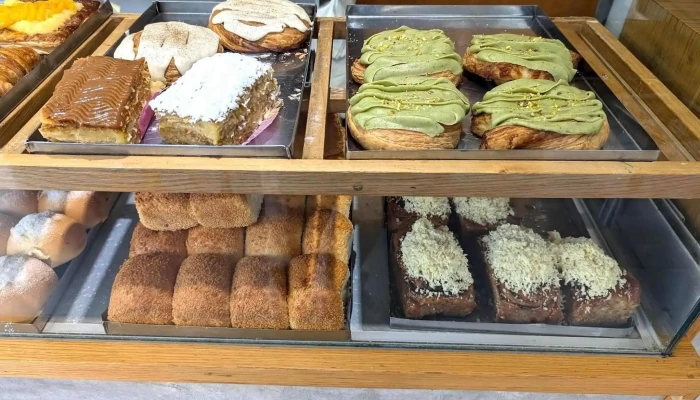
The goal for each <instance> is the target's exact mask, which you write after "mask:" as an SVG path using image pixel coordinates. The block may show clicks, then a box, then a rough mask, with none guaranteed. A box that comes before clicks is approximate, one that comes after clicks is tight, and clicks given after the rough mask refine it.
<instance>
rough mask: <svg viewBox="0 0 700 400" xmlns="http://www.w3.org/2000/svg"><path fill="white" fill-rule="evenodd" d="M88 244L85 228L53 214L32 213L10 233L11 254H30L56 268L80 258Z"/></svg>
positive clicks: (61, 215)
mask: <svg viewBox="0 0 700 400" xmlns="http://www.w3.org/2000/svg"><path fill="white" fill-rule="evenodd" d="M86 242H87V235H86V234H85V227H84V226H82V225H81V224H79V223H78V222H77V221H76V220H74V219H73V218H70V217H66V216H65V215H63V214H58V213H55V212H52V211H44V212H41V213H37V214H30V215H27V216H26V217H24V218H22V219H21V220H20V221H19V223H17V225H15V226H14V227H13V228H12V230H11V231H10V238H9V239H8V241H7V254H9V255H27V256H32V257H36V258H38V259H39V260H42V261H44V262H45V263H46V264H48V265H50V266H51V267H53V268H56V267H58V266H59V265H61V264H63V263H65V262H68V261H70V260H72V259H74V258H75V257H77V256H78V254H80V253H81V252H82V251H83V250H84V249H85V244H86Z"/></svg>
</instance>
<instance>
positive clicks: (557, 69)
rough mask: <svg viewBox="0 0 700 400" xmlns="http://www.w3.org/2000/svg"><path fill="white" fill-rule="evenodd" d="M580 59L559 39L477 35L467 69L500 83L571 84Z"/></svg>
mask: <svg viewBox="0 0 700 400" xmlns="http://www.w3.org/2000/svg"><path fill="white" fill-rule="evenodd" d="M580 59H581V57H580V56H579V55H578V54H577V53H574V52H573V51H570V50H569V49H567V48H566V46H565V45H564V43H562V42H561V41H560V40H556V39H545V38H542V37H539V36H524V35H515V34H512V33H498V34H495V35H474V37H473V38H472V41H471V45H470V46H469V47H468V48H467V52H466V53H465V54H464V58H463V60H462V62H463V64H464V69H465V70H467V71H469V72H471V73H473V74H476V75H479V76H481V77H482V78H484V79H487V80H492V81H496V83H497V84H501V83H503V82H508V81H512V80H515V79H523V78H525V79H547V80H550V81H558V80H564V81H566V82H571V80H572V79H573V78H574V75H575V74H576V69H575V68H576V67H577V65H578V62H579V60H580Z"/></svg>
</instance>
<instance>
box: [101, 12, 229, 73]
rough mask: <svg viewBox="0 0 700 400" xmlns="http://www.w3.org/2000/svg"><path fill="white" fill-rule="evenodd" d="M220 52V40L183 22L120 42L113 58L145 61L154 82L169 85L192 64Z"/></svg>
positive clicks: (166, 24)
mask: <svg viewBox="0 0 700 400" xmlns="http://www.w3.org/2000/svg"><path fill="white" fill-rule="evenodd" d="M222 51H223V48H222V46H221V45H220V44H219V36H218V35H217V34H216V33H214V32H212V31H211V30H210V29H208V28H204V27H201V26H196V25H190V24H186V23H184V22H176V21H172V22H158V23H155V24H150V25H146V27H145V28H144V29H143V30H142V31H141V32H136V33H132V34H131V35H128V36H127V37H125V38H124V40H122V42H121V44H119V47H117V50H116V51H115V52H114V57H115V58H121V59H124V60H135V59H138V58H145V59H146V64H148V71H149V72H150V73H151V79H152V80H153V81H154V82H163V83H167V84H172V83H173V82H175V80H176V79H177V78H179V77H181V76H182V74H184V73H185V72H187V71H189V70H190V68H192V64H194V63H195V62H196V61H199V60H201V59H202V58H205V57H209V56H213V55H214V54H216V53H220V52H222Z"/></svg>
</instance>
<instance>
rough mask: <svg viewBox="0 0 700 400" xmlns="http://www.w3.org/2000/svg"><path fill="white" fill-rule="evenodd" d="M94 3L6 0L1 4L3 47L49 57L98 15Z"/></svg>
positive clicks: (84, 0) (83, 0) (82, 0)
mask: <svg viewBox="0 0 700 400" xmlns="http://www.w3.org/2000/svg"><path fill="white" fill-rule="evenodd" d="M99 7H100V2H99V1H95V0H39V1H26V2H25V1H19V0H5V3H4V4H0V46H4V45H22V46H29V47H32V48H34V49H35V50H36V51H38V52H40V53H49V52H50V51H51V50H53V49H54V48H56V47H57V46H58V45H59V44H61V43H63V41H64V40H66V38H68V36H69V35H70V34H71V33H73V32H74V31H75V30H76V29H78V27H79V26H80V25H81V24H82V23H83V22H85V20H87V19H88V18H89V17H90V16H91V15H93V14H94V13H95V12H97V9H98V8H99Z"/></svg>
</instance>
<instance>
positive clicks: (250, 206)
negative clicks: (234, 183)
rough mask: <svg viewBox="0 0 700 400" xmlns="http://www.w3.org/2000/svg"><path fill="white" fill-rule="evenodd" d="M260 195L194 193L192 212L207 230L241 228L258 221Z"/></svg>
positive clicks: (260, 204)
mask: <svg viewBox="0 0 700 400" xmlns="http://www.w3.org/2000/svg"><path fill="white" fill-rule="evenodd" d="M262 199H263V196H262V195H259V194H229V193H204V194H202V193H192V194H191V195H190V211H191V213H192V216H194V218H195V219H196V220H197V222H198V223H199V224H200V225H203V226H206V227H207V228H241V227H244V226H248V225H251V224H253V223H255V221H257V220H258V214H260V208H261V206H262Z"/></svg>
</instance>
